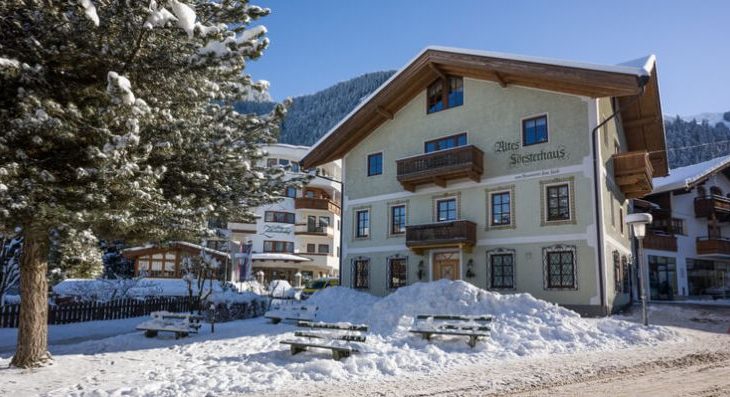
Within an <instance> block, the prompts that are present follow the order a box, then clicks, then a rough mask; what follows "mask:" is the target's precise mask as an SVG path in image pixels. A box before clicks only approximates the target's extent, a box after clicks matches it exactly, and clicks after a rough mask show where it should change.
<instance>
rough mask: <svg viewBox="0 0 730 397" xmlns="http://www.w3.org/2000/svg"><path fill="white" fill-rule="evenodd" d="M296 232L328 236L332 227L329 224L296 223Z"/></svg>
mask: <svg viewBox="0 0 730 397" xmlns="http://www.w3.org/2000/svg"><path fill="white" fill-rule="evenodd" d="M294 233H295V234H315V235H322V236H326V235H328V234H330V229H329V225H326V224H319V223H317V224H311V223H310V224H306V223H298V224H296V225H295V228H294Z"/></svg>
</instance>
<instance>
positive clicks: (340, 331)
mask: <svg viewBox="0 0 730 397" xmlns="http://www.w3.org/2000/svg"><path fill="white" fill-rule="evenodd" d="M297 325H298V326H299V327H306V328H309V329H310V330H311V331H296V332H295V333H294V336H296V337H299V338H307V340H285V341H281V342H280V343H282V344H285V345H289V346H290V349H291V353H292V355H294V354H299V353H301V352H303V351H306V350H307V349H309V348H317V349H329V350H331V351H332V358H333V359H335V360H340V359H342V358H346V357H350V355H351V354H352V353H358V352H359V351H358V350H357V349H356V348H354V347H352V346H351V345H349V342H361V343H362V342H365V340H366V339H367V338H366V336H365V335H362V334H360V332H367V331H368V329H369V327H368V326H367V325H353V324H349V323H325V322H321V321H320V322H313V321H299V322H298V323H297ZM312 339H316V340H318V341H316V342H315V341H312ZM320 341H321V342H320ZM343 342H344V343H343Z"/></svg>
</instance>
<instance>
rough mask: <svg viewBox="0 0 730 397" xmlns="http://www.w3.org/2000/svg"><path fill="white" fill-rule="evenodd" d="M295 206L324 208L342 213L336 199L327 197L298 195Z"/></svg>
mask: <svg viewBox="0 0 730 397" xmlns="http://www.w3.org/2000/svg"><path fill="white" fill-rule="evenodd" d="M294 208H296V209H310V210H323V211H328V212H331V213H333V214H335V215H340V206H339V205H337V203H335V202H334V201H332V200H329V199H325V198H311V197H297V198H295V199H294Z"/></svg>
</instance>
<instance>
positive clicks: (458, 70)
mask: <svg viewBox="0 0 730 397" xmlns="http://www.w3.org/2000/svg"><path fill="white" fill-rule="evenodd" d="M609 69H610V68H603V69H602V68H600V67H596V68H589V67H587V66H582V67H581V65H578V64H557V63H549V62H538V61H535V60H525V59H520V58H519V57H499V56H495V55H483V54H475V53H469V52H460V51H449V50H440V49H432V48H428V49H426V50H424V51H423V52H422V53H421V54H420V55H419V56H418V57H416V58H415V59H414V60H413V61H412V62H411V63H410V64H408V65H406V66H405V68H403V69H402V70H400V71H399V72H398V73H396V74H395V75H394V76H393V77H391V78H390V79H389V80H388V81H386V82H385V83H383V85H382V86H381V87H380V88H379V89H378V90H376V91H375V93H373V94H372V95H371V96H370V97H368V98H367V99H366V100H365V102H364V103H363V104H361V105H360V106H358V107H357V108H355V110H353V111H352V112H351V113H350V114H349V115H347V116H345V118H344V119H343V120H341V121H340V123H339V124H338V125H336V126H335V127H334V128H333V129H332V130H330V131H329V132H328V133H327V134H326V135H325V136H324V137H323V138H321V139H320V140H319V142H317V144H315V146H314V147H313V148H312V149H311V150H310V151H309V153H307V155H306V156H305V157H304V158H303V159H302V160H301V162H300V163H301V164H302V166H303V167H305V168H311V167H316V166H318V165H321V164H325V163H328V162H330V161H334V160H337V159H340V158H342V157H344V155H345V154H346V153H348V152H349V151H350V150H352V148H353V147H355V145H357V144H358V143H359V142H360V141H362V140H363V139H365V137H367V135H368V134H370V133H371V132H372V131H374V130H375V129H376V128H378V127H379V126H380V125H381V124H383V123H384V122H386V121H387V120H390V119H392V118H393V115H394V114H395V113H396V112H398V110H400V109H401V108H402V107H403V106H405V105H406V104H407V103H408V102H409V101H411V100H412V99H413V98H414V97H415V96H416V95H418V94H419V93H420V92H422V91H423V90H424V89H426V87H428V85H429V84H431V83H432V82H433V81H435V80H436V79H438V78H442V77H444V76H446V75H457V76H464V77H469V78H475V79H481V80H489V81H494V82H496V83H497V84H500V85H501V86H503V87H507V86H510V85H517V86H524V87H531V88H538V89H543V90H549V91H555V92H561V93H567V94H573V95H580V96H586V97H592V98H600V97H618V98H619V99H620V100H621V101H624V100H625V102H623V103H626V104H629V105H630V106H629V107H628V109H626V110H625V111H622V112H621V119H622V120H623V122H624V125H625V126H626V124H627V122H628V123H629V124H628V126H629V128H628V129H627V128H626V127H625V130H626V133H627V136H628V135H629V134H633V135H636V136H631V137H630V138H629V141H628V144H629V150H650V151H652V154H651V155H652V157H651V160H652V165H653V166H654V170H655V171H654V176H655V177H657V176H663V175H666V174H667V172H668V168H667V160H666V152H665V150H664V149H665V141H664V125H663V122H662V119H661V106H660V103H659V91H658V89H659V88H658V84H657V77H656V69H654V70H653V71H652V73H651V74H650V75H649V76H646V75H639V74H636V73H631V72H630V71H629V69H630V68H628V67H627V68H625V69H626V70H625V71H624V70H621V71H616V70H618V69H620V68H619V67H617V68H615V69H616V70H609ZM637 96H638V100H631V98H635V97H637Z"/></svg>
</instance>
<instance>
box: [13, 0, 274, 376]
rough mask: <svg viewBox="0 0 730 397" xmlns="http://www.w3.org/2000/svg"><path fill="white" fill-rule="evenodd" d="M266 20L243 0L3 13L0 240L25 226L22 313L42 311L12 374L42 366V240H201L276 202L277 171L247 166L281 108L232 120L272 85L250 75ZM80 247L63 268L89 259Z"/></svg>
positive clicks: (18, 2)
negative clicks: (215, 222)
mask: <svg viewBox="0 0 730 397" xmlns="http://www.w3.org/2000/svg"><path fill="white" fill-rule="evenodd" d="M268 14H269V10H268V9H264V8H261V7H258V6H254V5H250V4H248V2H247V1H238V0H220V1H209V0H169V1H165V2H163V1H160V2H159V3H158V2H156V1H155V0H124V1H122V0H105V1H100V0H60V1H54V2H45V1H38V0H31V1H27V0H4V1H2V2H0V15H2V18H0V31H1V32H2V35H0V130H2V131H3V134H2V135H0V231H3V230H4V231H8V230H12V228H14V227H15V226H16V225H20V226H22V229H23V233H24V238H25V240H24V244H25V245H24V251H23V255H27V256H30V257H32V258H30V260H23V261H22V263H23V266H24V268H23V269H21V270H22V272H21V278H23V280H25V277H28V281H27V282H25V283H24V282H22V281H21V295H22V302H23V304H24V305H26V304H27V305H28V306H27V307H28V308H29V309H28V310H31V309H30V308H31V307H32V310H35V311H37V313H35V314H34V315H33V317H32V319H33V324H32V325H28V324H26V325H23V324H21V326H20V331H19V340H20V345H24V347H23V348H19V350H18V352H20V353H22V354H16V356H15V357H14V359H13V363H14V364H15V365H19V366H33V365H37V364H38V363H39V362H41V361H43V360H44V359H46V358H47V357H48V355H47V354H45V351H43V352H41V351H40V350H45V345H44V343H43V342H42V341H43V340H44V339H43V338H42V336H41V335H42V334H44V333H45V332H46V331H45V330H46V325H45V324H43V322H42V321H43V315H44V310H47V308H46V309H44V308H43V305H42V304H41V302H43V301H44V294H45V291H47V286H46V285H35V284H33V283H36V284H37V283H39V282H40V281H34V280H38V277H37V276H38V274H39V273H42V274H45V273H46V269H47V266H46V262H45V258H47V257H48V255H47V254H48V252H49V249H50V248H51V241H50V237H51V235H52V233H53V231H58V230H63V233H66V234H68V235H73V236H76V238H80V239H82V240H89V239H88V238H87V237H92V236H93V238H99V239H104V240H115V239H122V240H125V241H128V242H137V241H151V240H155V241H163V240H167V239H185V240H194V241H198V240H199V239H201V238H203V237H204V236H205V235H206V234H207V233H209V230H208V228H207V220H208V219H211V218H215V219H223V220H227V219H231V220H237V221H250V220H251V219H252V217H253V214H252V208H254V207H256V206H258V205H261V204H265V203H270V202H272V201H274V200H277V199H278V198H280V197H281V196H282V194H283V191H284V188H285V186H286V183H288V182H284V181H283V178H282V177H283V173H282V172H281V171H280V170H275V169H266V168H257V167H256V166H252V164H257V163H258V162H257V160H259V159H261V157H262V155H263V154H262V153H261V151H260V150H259V149H258V146H259V145H260V144H265V143H272V142H275V141H276V139H277V137H278V126H279V124H280V122H281V119H282V117H283V116H284V113H285V110H286V105H285V104H279V105H277V106H275V108H274V109H273V110H272V112H271V113H269V114H266V115H262V116H253V115H241V114H238V113H236V112H235V111H234V109H233V104H234V103H235V102H236V101H239V100H241V99H243V98H248V97H251V95H252V93H257V92H264V91H266V89H267V87H268V83H266V82H262V81H255V80H254V79H253V78H252V77H251V76H249V75H247V74H246V73H245V66H246V63H247V62H248V61H250V60H252V59H256V58H258V57H260V56H261V55H262V54H263V51H264V49H265V48H266V47H267V45H268V39H267V38H266V37H265V32H266V30H265V28H263V27H258V26H251V24H253V23H256V21H257V20H258V19H259V18H261V17H264V16H266V15H268ZM211 48H215V51H209V50H208V49H211ZM75 243H77V245H76V247H75V248H74V249H76V250H78V251H79V252H75V253H70V254H69V255H68V256H67V257H68V258H73V257H76V258H79V257H86V256H85V254H84V250H83V249H82V245H83V244H79V243H80V241H76V242H75ZM71 244H74V242H71ZM76 266H80V265H76ZM57 268H59V269H60V267H57ZM32 284H33V285H32ZM27 321H30V320H27ZM34 341H41V343H35V344H34Z"/></svg>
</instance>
